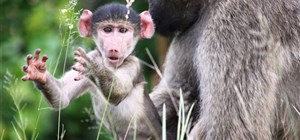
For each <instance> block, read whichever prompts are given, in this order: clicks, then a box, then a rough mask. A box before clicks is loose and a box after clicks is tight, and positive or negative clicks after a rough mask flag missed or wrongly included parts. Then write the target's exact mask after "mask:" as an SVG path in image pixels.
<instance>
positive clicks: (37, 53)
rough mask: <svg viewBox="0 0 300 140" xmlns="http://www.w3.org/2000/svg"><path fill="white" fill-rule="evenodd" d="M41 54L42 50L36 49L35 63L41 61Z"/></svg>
mask: <svg viewBox="0 0 300 140" xmlns="http://www.w3.org/2000/svg"><path fill="white" fill-rule="evenodd" d="M40 53H41V49H36V50H35V53H34V58H33V59H34V60H35V61H37V60H39V57H40Z"/></svg>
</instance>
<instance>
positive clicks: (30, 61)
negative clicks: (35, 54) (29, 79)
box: [26, 54, 32, 65]
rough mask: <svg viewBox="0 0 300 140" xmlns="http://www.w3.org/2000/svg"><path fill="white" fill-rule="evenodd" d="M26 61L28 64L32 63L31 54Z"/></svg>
mask: <svg viewBox="0 0 300 140" xmlns="http://www.w3.org/2000/svg"><path fill="white" fill-rule="evenodd" d="M26 62H27V65H30V64H31V63H32V55H31V54H29V55H27V57H26Z"/></svg>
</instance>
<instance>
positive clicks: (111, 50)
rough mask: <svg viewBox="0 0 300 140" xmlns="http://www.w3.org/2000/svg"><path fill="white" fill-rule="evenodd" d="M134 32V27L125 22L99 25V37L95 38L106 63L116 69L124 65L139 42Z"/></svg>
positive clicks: (107, 22)
mask: <svg viewBox="0 0 300 140" xmlns="http://www.w3.org/2000/svg"><path fill="white" fill-rule="evenodd" d="M134 31H135V30H134V28H133V25H132V24H130V23H125V22H124V21H120V22H109V21H106V22H102V23H100V24H98V28H97V35H95V36H93V38H94V41H95V43H96V44H97V46H98V49H99V50H100V52H101V53H102V56H103V58H104V60H105V62H108V63H109V64H111V65H112V66H114V67H117V66H119V65H121V64H122V63H123V61H124V60H125V59H126V58H127V57H128V56H129V55H130V53H132V51H133V49H134V46H135V44H136V42H137V40H138V39H137V38H138V37H139V36H137V35H135V34H136V33H135V32H134Z"/></svg>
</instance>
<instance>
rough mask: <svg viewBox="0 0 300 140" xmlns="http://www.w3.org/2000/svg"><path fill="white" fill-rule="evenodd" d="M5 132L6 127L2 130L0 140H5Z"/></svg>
mask: <svg viewBox="0 0 300 140" xmlns="http://www.w3.org/2000/svg"><path fill="white" fill-rule="evenodd" d="M4 134H5V129H3V130H2V134H1V138H0V140H3V137H4Z"/></svg>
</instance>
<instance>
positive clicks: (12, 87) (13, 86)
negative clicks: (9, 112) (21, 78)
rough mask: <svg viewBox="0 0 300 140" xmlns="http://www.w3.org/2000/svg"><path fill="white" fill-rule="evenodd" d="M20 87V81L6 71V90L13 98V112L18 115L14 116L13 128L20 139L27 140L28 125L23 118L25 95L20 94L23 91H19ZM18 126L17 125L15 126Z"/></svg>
mask: <svg viewBox="0 0 300 140" xmlns="http://www.w3.org/2000/svg"><path fill="white" fill-rule="evenodd" d="M17 85H18V79H17V78H16V77H15V76H13V75H12V74H11V73H10V72H9V71H6V74H5V75H4V89H6V90H7V91H8V93H9V95H10V96H11V98H12V100H13V103H14V107H13V110H14V111H15V112H16V113H17V116H14V120H15V122H13V121H12V122H11V123H12V126H13V128H14V131H15V133H16V135H17V137H18V139H21V140H26V139H27V138H26V133H25V130H26V127H27V123H26V120H25V119H24V118H23V115H22V110H23V109H24V108H25V106H26V104H24V105H23V106H22V105H21V101H22V100H23V96H24V94H18V93H22V92H20V91H22V90H21V89H19V88H18V87H19V86H17ZM15 124H16V125H15Z"/></svg>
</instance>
